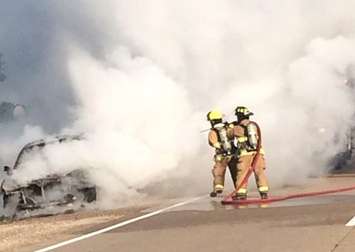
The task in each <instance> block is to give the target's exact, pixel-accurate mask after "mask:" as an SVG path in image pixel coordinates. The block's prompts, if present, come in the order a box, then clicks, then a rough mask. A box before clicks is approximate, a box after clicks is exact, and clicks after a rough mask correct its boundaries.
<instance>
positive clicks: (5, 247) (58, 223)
mask: <svg viewBox="0 0 355 252" xmlns="http://www.w3.org/2000/svg"><path fill="white" fill-rule="evenodd" d="M123 215H124V211H122V213H121V211H120V210H114V211H94V210H91V211H86V212H78V213H72V214H65V215H57V216H50V217H41V218H31V219H26V220H19V221H12V222H3V223H2V224H1V225H0V251H18V250H20V249H21V248H22V247H24V246H28V245H31V244H35V243H38V242H41V241H43V240H58V239H65V238H66V237H69V236H70V235H72V234H73V233H75V232H78V231H80V230H83V229H89V228H90V227H93V226H96V225H98V224H103V223H106V222H110V221H112V220H117V219H119V218H120V217H121V216H123Z"/></svg>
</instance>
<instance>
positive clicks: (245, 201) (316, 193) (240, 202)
mask: <svg viewBox="0 0 355 252" xmlns="http://www.w3.org/2000/svg"><path fill="white" fill-rule="evenodd" d="M254 123H255V122H254ZM255 126H256V128H257V133H258V136H259V138H258V143H257V148H256V153H255V156H254V158H253V161H252V163H251V165H250V167H249V169H248V172H247V173H246V175H245V176H244V178H243V179H242V182H241V183H240V184H239V186H237V187H236V188H235V190H234V191H233V192H231V193H230V194H228V195H227V196H225V197H224V198H223V200H222V204H224V205H226V204H236V205H249V204H267V203H272V202H277V201H284V200H288V199H295V198H305V197H312V196H319V195H324V194H332V193H339V192H347V191H352V190H355V185H353V186H349V187H342V188H338V189H333V190H322V191H314V192H306V193H295V194H290V195H286V196H275V197H269V198H267V199H256V198H253V199H243V200H235V199H233V196H234V195H235V194H236V193H237V192H238V190H239V189H240V188H241V187H243V186H244V185H245V184H246V183H247V182H248V180H249V177H250V175H251V174H252V173H253V172H254V171H255V168H256V165H257V162H258V160H259V158H260V150H261V146H262V144H261V130H260V127H259V125H258V124H257V123H255Z"/></svg>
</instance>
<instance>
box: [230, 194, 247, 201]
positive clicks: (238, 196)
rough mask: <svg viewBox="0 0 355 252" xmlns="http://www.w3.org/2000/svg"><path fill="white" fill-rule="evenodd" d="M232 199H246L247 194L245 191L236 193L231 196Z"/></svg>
mask: <svg viewBox="0 0 355 252" xmlns="http://www.w3.org/2000/svg"><path fill="white" fill-rule="evenodd" d="M232 198H233V200H246V199H247V195H246V194H245V193H237V194H235V195H233V196H232Z"/></svg>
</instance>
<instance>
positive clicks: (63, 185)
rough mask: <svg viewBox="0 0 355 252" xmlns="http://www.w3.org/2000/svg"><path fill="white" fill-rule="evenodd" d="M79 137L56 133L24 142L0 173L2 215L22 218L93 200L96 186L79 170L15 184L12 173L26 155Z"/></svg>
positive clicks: (80, 204)
mask: <svg viewBox="0 0 355 252" xmlns="http://www.w3.org/2000/svg"><path fill="white" fill-rule="evenodd" d="M81 140H83V136H82V135H75V136H57V137H55V138H54V139H51V140H39V141H34V142H31V143H29V144H27V145H25V146H24V147H23V148H22V149H21V151H20V153H19V154H18V156H17V158H16V161H15V164H14V166H13V167H9V166H5V167H4V169H3V171H2V174H1V175H0V179H1V184H0V185H1V186H0V192H1V194H0V213H2V214H1V215H2V217H3V218H4V217H5V218H6V217H7V218H25V217H31V216H38V215H52V214H57V213H62V212H66V211H73V210H76V209H78V208H80V207H83V206H85V205H86V204H87V203H91V202H94V201H96V186H95V185H94V184H92V183H91V182H90V181H89V179H88V174H87V173H86V172H85V171H84V170H83V169H75V170H72V171H70V172H68V173H65V174H49V175H47V176H45V177H42V178H38V179H35V180H32V181H29V182H27V183H25V184H19V183H18V182H17V181H16V179H15V178H14V176H13V174H14V172H15V171H16V170H17V169H21V168H22V167H21V164H22V163H23V160H24V158H25V157H26V156H28V155H33V154H35V153H38V152H41V151H43V150H44V148H46V146H48V145H55V144H65V143H67V142H71V141H81Z"/></svg>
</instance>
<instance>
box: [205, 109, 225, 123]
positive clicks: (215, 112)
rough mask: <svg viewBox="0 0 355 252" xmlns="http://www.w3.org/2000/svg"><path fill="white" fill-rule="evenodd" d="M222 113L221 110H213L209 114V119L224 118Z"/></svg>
mask: <svg viewBox="0 0 355 252" xmlns="http://www.w3.org/2000/svg"><path fill="white" fill-rule="evenodd" d="M222 117H223V115H222V113H221V112H220V111H219V110H212V111H210V112H208V114H207V120H208V121H214V120H222Z"/></svg>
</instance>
